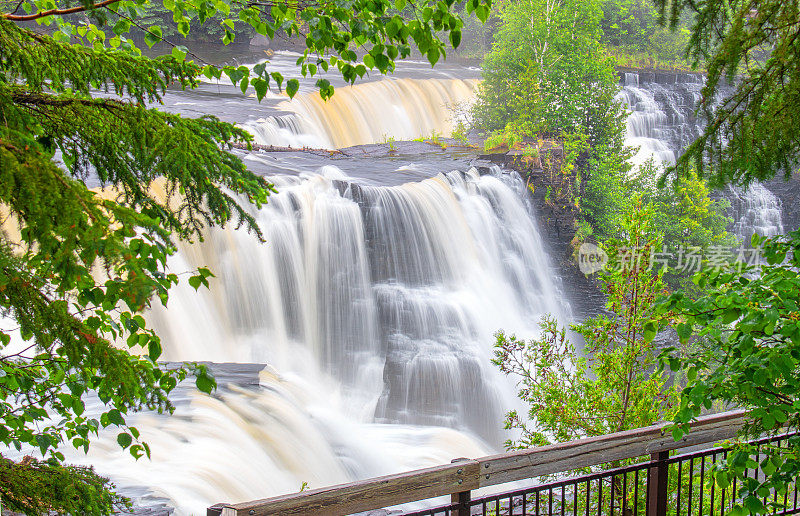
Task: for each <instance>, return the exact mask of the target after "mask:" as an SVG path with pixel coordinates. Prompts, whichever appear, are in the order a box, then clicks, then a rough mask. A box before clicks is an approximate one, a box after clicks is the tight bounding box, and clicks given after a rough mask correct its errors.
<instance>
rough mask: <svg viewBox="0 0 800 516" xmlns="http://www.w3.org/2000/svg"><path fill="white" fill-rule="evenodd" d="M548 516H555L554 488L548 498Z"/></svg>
mask: <svg viewBox="0 0 800 516" xmlns="http://www.w3.org/2000/svg"><path fill="white" fill-rule="evenodd" d="M547 516H553V488H552V487H551V488H550V492H549V493H548V496H547Z"/></svg>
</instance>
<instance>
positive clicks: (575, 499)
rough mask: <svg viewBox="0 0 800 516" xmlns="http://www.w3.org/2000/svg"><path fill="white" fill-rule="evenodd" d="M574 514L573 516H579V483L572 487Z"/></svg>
mask: <svg viewBox="0 0 800 516" xmlns="http://www.w3.org/2000/svg"><path fill="white" fill-rule="evenodd" d="M572 503H574V505H573V506H572V514H573V516H578V483H577V482H576V483H574V484H573V485H572Z"/></svg>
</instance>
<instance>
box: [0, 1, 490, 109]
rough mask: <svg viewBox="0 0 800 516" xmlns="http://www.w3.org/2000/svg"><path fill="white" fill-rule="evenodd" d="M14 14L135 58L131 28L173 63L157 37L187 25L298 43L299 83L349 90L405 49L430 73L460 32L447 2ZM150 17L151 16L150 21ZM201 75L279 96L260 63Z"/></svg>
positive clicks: (106, 5)
mask: <svg viewBox="0 0 800 516" xmlns="http://www.w3.org/2000/svg"><path fill="white" fill-rule="evenodd" d="M407 5H408V7H409V9H410V12H408V13H407V12H406V11H405V9H406V7H407ZM490 8H491V0H468V1H467V2H465V4H464V12H465V13H466V15H468V16H469V15H474V16H476V17H477V18H478V19H479V20H480V21H481V22H485V21H486V19H487V18H488V17H489V12H490ZM19 9H22V10H24V11H25V12H26V13H30V14H17V13H16V12H15V13H7V14H2V15H1V16H3V17H5V18H6V19H7V20H11V21H33V20H35V21H37V22H38V23H42V24H45V25H54V28H55V29H56V30H55V31H54V32H53V36H52V37H53V38H55V39H56V40H58V41H67V42H68V41H74V42H78V43H82V44H85V45H88V46H90V47H92V48H94V49H96V50H97V49H100V48H103V47H111V48H118V49H120V50H122V51H125V52H127V53H131V54H134V55H138V54H140V52H139V50H138V49H137V48H136V47H135V45H134V44H133V43H132V41H131V40H130V39H129V38H128V37H126V34H130V33H131V30H133V29H136V34H144V36H145V42H146V43H147V45H148V46H151V47H152V46H153V45H154V44H155V43H157V42H159V41H163V42H165V43H167V44H168V45H170V46H171V47H172V55H173V56H174V57H175V58H176V59H177V60H179V61H180V60H183V59H184V58H186V56H187V53H188V50H187V49H186V47H183V46H181V45H176V44H175V43H173V42H172V41H169V40H166V39H165V36H167V35H168V34H170V33H171V32H172V31H173V30H177V32H178V34H180V35H181V36H184V37H185V36H186V35H188V34H189V31H190V30H191V27H192V26H193V25H194V26H199V25H203V24H204V23H205V22H206V21H207V20H209V19H212V18H215V17H216V18H217V19H218V20H219V21H218V23H219V24H220V27H221V28H222V29H223V31H222V32H221V34H222V37H221V39H222V42H223V43H224V44H226V45H227V44H230V43H231V42H233V41H234V40H235V37H236V33H237V32H241V30H242V28H241V27H242V25H246V26H249V27H251V28H252V29H253V30H254V31H255V32H256V33H258V34H261V35H263V36H266V37H267V38H270V39H272V38H274V37H275V36H276V34H278V35H279V36H281V35H282V36H286V37H288V38H300V39H302V40H304V41H305V44H306V48H305V49H304V51H303V55H302V56H301V57H300V58H298V60H297V65H298V67H299V68H300V72H301V73H302V74H303V76H304V77H314V76H315V75H317V74H318V73H319V72H322V71H328V70H333V71H336V72H338V73H339V74H340V75H341V76H342V77H343V78H344V79H345V80H346V81H347V82H349V83H353V82H355V81H356V80H357V79H359V78H362V77H363V76H364V75H365V74H367V73H368V72H369V71H370V70H376V71H378V72H380V73H389V72H392V71H394V68H395V60H396V59H398V58H399V59H404V58H407V57H409V56H410V55H411V50H412V45H413V46H415V47H416V48H417V50H418V51H419V52H420V53H421V54H422V55H424V56H425V57H426V58H427V59H428V61H429V62H430V64H431V66H433V65H435V64H436V63H437V62H438V61H439V59H440V58H444V57H446V54H447V46H448V43H449V44H450V46H452V47H453V48H457V47H458V46H459V44H460V42H461V29H462V27H463V26H464V21H463V19H462V18H461V15H460V14H459V13H458V11H457V10H456V7H455V5H454V2H452V1H450V2H439V1H434V0H424V1H422V2H414V3H408V4H407V3H406V1H405V0H349V1H348V2H346V3H345V4H341V5H339V4H326V3H322V4H318V3H300V4H298V3H296V2H293V1H291V0H279V1H276V2H270V3H257V2H256V3H249V4H246V5H242V4H238V3H236V2H232V1H231V0H189V1H175V0H164V1H163V3H162V4H161V6H155V7H153V6H152V4H151V3H150V0H110V1H108V0H106V1H104V2H102V4H100V3H98V4H93V3H87V4H86V5H84V6H82V7H78V8H70V7H67V6H64V5H59V4H58V3H57V2H54V1H53V0H23V1H22V3H21V4H20V6H19ZM153 10H155V11H156V13H157V15H155V16H153V12H152V11H153ZM164 10H165V11H167V12H164ZM75 12H86V13H88V18H86V17H83V18H79V19H78V20H75V19H74V18H75V17H67V16H64V15H67V14H73V13H75ZM170 12H171V16H170V15H169V14H168V13H170ZM165 15H166V16H165ZM170 20H171V21H170ZM165 22H166V23H165ZM111 24H113V31H112V33H113V34H114V35H113V36H110V37H109V35H108V34H107V33H106V31H105V30H104V27H106V26H109V25H111ZM237 24H238V25H239V29H237ZM356 50H363V55H362V56H359V55H358V54H357V53H356ZM203 73H204V74H206V75H207V76H208V77H209V78H211V77H215V78H217V79H219V78H221V77H222V76H223V75H225V76H227V77H228V78H229V79H230V80H231V82H232V83H233V84H234V85H236V84H239V85H240V86H241V88H242V91H246V89H247V88H248V86H253V87H254V89H255V90H256V93H257V95H258V96H259V99H260V98H262V97H263V95H261V93H260V91H266V90H268V89H277V90H282V89H283V84H284V77H283V75H282V74H280V73H279V72H276V71H272V72H271V71H269V70H267V66H266V65H265V64H260V65H258V66H256V67H254V68H253V69H252V70H251V69H249V68H247V67H245V66H238V67H237V66H223V67H222V68H218V67H215V66H212V65H206V66H204V67H203ZM286 84H287V85H286V91H287V93H288V94H289V96H290V97H291V96H293V95H294V94H295V93H296V92H297V86H298V83H297V82H296V80H295V79H292V80H289V81H288V82H287V83H286ZM316 87H317V88H318V89H319V92H320V95H321V96H322V98H325V99H327V98H329V97H330V96H331V95H332V94H333V86H331V84H330V81H328V80H327V79H319V80H318V81H317V82H316Z"/></svg>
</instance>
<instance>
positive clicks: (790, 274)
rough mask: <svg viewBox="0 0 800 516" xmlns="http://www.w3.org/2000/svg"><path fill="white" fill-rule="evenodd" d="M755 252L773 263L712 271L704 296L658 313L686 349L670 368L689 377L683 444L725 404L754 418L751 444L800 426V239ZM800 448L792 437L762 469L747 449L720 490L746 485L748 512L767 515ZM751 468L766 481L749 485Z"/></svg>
mask: <svg viewBox="0 0 800 516" xmlns="http://www.w3.org/2000/svg"><path fill="white" fill-rule="evenodd" d="M753 245H755V246H757V247H760V248H761V249H762V252H763V257H764V259H765V261H766V263H764V264H762V265H760V266H757V267H754V266H745V265H742V264H739V266H738V267H733V266H732V267H730V268H708V269H704V270H703V271H701V272H700V273H699V274H697V275H696V276H695V277H694V281H695V282H696V283H697V284H698V285H700V286H701V287H703V288H704V289H705V290H706V294H705V295H704V296H701V297H699V298H697V299H691V298H689V297H687V296H685V295H683V294H682V293H680V292H678V293H675V294H673V295H671V296H669V297H667V298H665V299H664V300H663V301H662V302H660V303H659V305H658V313H659V314H660V316H661V317H663V321H664V323H662V325H663V324H668V325H669V326H670V327H672V328H674V329H675V330H676V331H677V335H678V337H679V339H680V343H681V347H680V348H670V349H668V350H665V352H664V353H663V354H662V356H661V359H662V361H663V363H664V364H665V365H668V366H669V367H670V368H671V369H673V370H675V371H684V372H685V374H686V385H685V387H684V389H683V391H682V393H681V403H680V407H679V410H678V411H677V415H676V417H675V422H676V424H677V427H676V429H677V431H678V435H679V436H680V435H682V434H683V433H685V432H686V431H688V424H689V422H690V421H691V420H692V419H693V418H695V417H696V416H698V415H699V414H701V413H702V412H703V411H704V410H708V409H710V408H712V404H715V403H723V404H725V405H726V406H738V407H742V408H746V409H747V410H748V420H749V424H748V426H747V427H746V432H745V434H744V436H754V437H757V436H762V435H764V434H771V433H776V432H785V431H791V430H794V429H796V428H797V426H798V423H800V367H798V364H800V326H798V325H799V324H800V315H799V314H800V279H798V275H797V270H798V267H800V233H799V232H797V231H795V232H793V233H791V234H789V235H787V236H785V237H776V238H773V239H763V238H761V237H758V236H756V237H754V239H753ZM798 445H800V439H797V438H792V439H790V441H789V443H788V446H783V447H775V446H767V447H761V449H760V455H758V456H759V457H761V458H760V459H759V461H758V462H756V461H755V460H754V456H755V455H756V451H755V449H754V448H752V447H748V446H746V445H744V444H741V445H739V446H738V447H737V448H736V449H735V451H734V452H733V453H731V454H729V456H728V460H727V462H726V463H725V465H724V466H723V467H722V468H721V469H720V471H719V472H718V473H717V477H716V478H717V482H718V483H720V485H722V484H727V483H730V481H731V480H732V479H734V478H737V479H739V481H740V485H741V488H740V491H739V494H740V495H741V496H743V498H744V501H743V503H744V507H746V508H747V510H749V511H751V512H753V513H754V514H761V513H764V512H766V511H767V508H766V507H765V506H764V504H763V503H762V502H761V501H760V500H759V498H761V497H763V493H765V492H770V493H772V492H774V491H777V492H778V493H783V492H784V491H785V490H786V488H787V485H788V483H789V482H793V481H794V480H795V479H796V478H797V475H798V474H800V461H798V449H800V448H799V447H798ZM746 468H751V469H753V468H759V469H760V470H761V472H763V475H760V476H759V477H758V478H759V479H760V480H758V479H755V478H750V479H744V478H743V477H744V474H745V471H744V470H745V469H746ZM752 476H753V475H751V477H752ZM778 498H781V497H778Z"/></svg>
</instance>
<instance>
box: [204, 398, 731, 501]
mask: <svg viewBox="0 0 800 516" xmlns="http://www.w3.org/2000/svg"><path fill="white" fill-rule="evenodd" d="M743 422H744V412H743V411H732V412H725V413H722V414H714V415H710V416H704V417H700V418H698V419H697V421H696V422H695V423H694V424H693V425H692V431H691V432H689V433H688V434H687V435H686V436H684V438H683V439H682V440H680V441H675V440H674V439H673V438H672V435H671V434H670V433H665V432H664V429H665V428H667V427H668V426H669V423H659V424H656V425H653V426H649V427H645V428H637V429H635V430H628V431H625V432H619V433H615V434H608V435H603V436H599V437H590V438H586V439H580V440H577V441H571V442H566V443H559V444H553V445H550V446H542V447H540V448H533V449H529V450H521V451H516V452H511V453H503V454H500V455H491V456H488V457H482V458H479V459H463V460H458V461H456V462H453V463H451V464H446V465H442V466H436V467H432V468H426V469H419V470H415V471H409V472H406V473H400V474H397V475H388V476H384V477H378V478H372V479H368V480H362V481H358V482H351V483H349V484H341V485H337V486H331V487H325V488H322V489H314V490H312V491H304V492H300V493H293V494H289V495H284V496H276V497H274V498H267V499H263V500H255V501H251V502H244V503H230V504H229V503H222V504H217V505H215V506H213V507H210V508H209V509H208V512H207V514H208V516H212V515H221V516H262V515H276V514H279V515H295V514H324V515H326V516H338V515H347V514H352V513H356V512H361V511H368V510H372V509H380V508H383V507H391V506H394V505H398V504H402V503H408V502H414V501H420V500H426V499H429V498H435V497H439V496H445V495H453V500H454V501H457V500H462V501H463V500H468V499H469V492H470V491H472V490H474V489H479V488H482V487H487V486H493V485H497V484H504V483H507V482H514V481H517V480H524V479H530V478H534V477H539V476H542V475H550V474H555V473H561V472H567V471H572V470H576V469H579V468H585V467H589V466H596V465H599V464H604V463H609V462H612V461H618V460H624V459H631V458H636V457H642V456H647V455H649V456H651V457H653V460H661V461H663V460H664V459H665V457H666V454H667V453H668V452H669V451H671V450H677V449H680V448H686V447H689V446H697V445H702V444H710V443H716V442H720V441H723V440H726V439H730V438H733V437H735V436H736V434H737V432H738V431H739V429H740V428H741V426H742V424H743ZM662 483H663V481H662ZM658 484H659V483H658V482H655V483H654V484H653V485H654V486H657V485H658ZM653 496H654V497H657V496H658V493H657V492H654V493H653ZM659 505H660V504H659ZM648 512H649V511H648ZM466 514H468V513H466Z"/></svg>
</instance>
